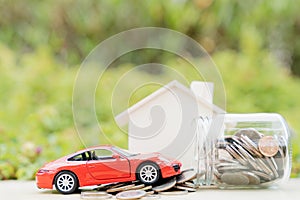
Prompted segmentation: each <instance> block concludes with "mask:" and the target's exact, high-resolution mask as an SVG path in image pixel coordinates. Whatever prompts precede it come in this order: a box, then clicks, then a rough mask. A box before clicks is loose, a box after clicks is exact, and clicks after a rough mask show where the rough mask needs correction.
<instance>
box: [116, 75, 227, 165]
mask: <svg viewBox="0 0 300 200" xmlns="http://www.w3.org/2000/svg"><path fill="white" fill-rule="evenodd" d="M212 97H213V84H212V83H205V82H198V81H195V82H192V84H191V89H190V88H187V87H185V86H184V85H182V84H181V83H179V82H178V81H172V82H170V83H169V84H167V85H165V86H163V87H162V88H160V89H158V90H157V91H155V92H154V93H152V94H151V95H149V96H147V97H146V98H144V99H142V100H141V101H139V102H138V103H136V104H135V105H133V106H132V107H130V108H128V109H127V110H125V111H124V112H122V113H120V114H119V115H118V116H116V118H115V119H116V122H117V123H118V125H119V126H125V125H128V148H129V150H130V151H133V152H143V153H145V152H160V153H162V154H163V155H166V156H169V157H172V158H176V159H178V160H180V161H181V162H182V163H183V168H190V167H192V166H193V165H194V162H195V159H194V152H195V148H196V128H197V119H198V118H199V117H200V116H207V117H212V116H213V115H214V114H216V113H224V111H223V110H222V109H220V108H219V107H217V106H215V105H213V104H212Z"/></svg>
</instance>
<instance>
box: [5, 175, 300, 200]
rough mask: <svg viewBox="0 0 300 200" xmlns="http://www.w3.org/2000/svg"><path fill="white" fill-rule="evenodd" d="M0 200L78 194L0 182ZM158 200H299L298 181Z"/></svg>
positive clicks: (25, 183)
mask: <svg viewBox="0 0 300 200" xmlns="http://www.w3.org/2000/svg"><path fill="white" fill-rule="evenodd" d="M0 199H1V200H5V199H22V200H27V199H28V200H34V199H37V200H52V199H53V200H59V199H69V200H73V199H74V200H75V199H77V200H78V199H80V194H72V195H61V194H58V193H57V192H56V191H52V190H39V189H37V188H36V186H35V182H34V181H0ZM160 199H162V200H163V199H166V200H167V199H197V200H199V199H200V200H212V199H219V200H226V199H228V200H277V199H279V200H280V199H282V200H288V199H300V179H291V180H289V181H288V182H287V183H286V184H283V185H281V186H280V187H278V188H271V189H270V188H269V189H251V190H249V189H248V190H220V189H200V190H199V191H197V192H193V193H189V194H186V195H176V196H175V195H174V196H166V195H161V196H160Z"/></svg>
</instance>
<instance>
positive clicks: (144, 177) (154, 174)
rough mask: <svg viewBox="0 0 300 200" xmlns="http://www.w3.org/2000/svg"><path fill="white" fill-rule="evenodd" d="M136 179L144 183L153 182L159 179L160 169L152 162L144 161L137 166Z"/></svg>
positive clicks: (149, 183)
mask: <svg viewBox="0 0 300 200" xmlns="http://www.w3.org/2000/svg"><path fill="white" fill-rule="evenodd" d="M137 179H138V180H140V181H141V182H142V183H144V184H146V185H151V184H154V183H156V182H157V181H158V180H159V179H160V169H159V167H158V166H157V165H156V164H155V163H153V162H144V163H142V164H141V165H140V166H139V167H138V168H137Z"/></svg>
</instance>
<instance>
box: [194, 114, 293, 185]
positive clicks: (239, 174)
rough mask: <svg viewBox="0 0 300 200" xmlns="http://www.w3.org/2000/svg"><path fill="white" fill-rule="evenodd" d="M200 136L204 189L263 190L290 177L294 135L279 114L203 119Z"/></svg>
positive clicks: (199, 162) (199, 164)
mask: <svg viewBox="0 0 300 200" xmlns="http://www.w3.org/2000/svg"><path fill="white" fill-rule="evenodd" d="M196 135H197V145H196V149H195V158H196V159H195V161H196V165H195V170H196V172H197V179H196V183H197V184H198V185H200V187H201V186H203V187H205V186H214V187H218V188H262V187H270V186H275V185H278V184H279V183H282V182H283V181H286V180H287V179H288V178H289V176H290V171H291V151H290V149H291V148H290V142H289V138H290V133H289V128H288V125H287V123H286V121H285V120H284V119H283V117H282V116H281V115H279V114H273V113H272V114H266V113H255V114H224V115H218V116H217V117H214V118H213V119H209V118H207V117H206V118H202V117H200V118H199V120H198V123H197V134H196Z"/></svg>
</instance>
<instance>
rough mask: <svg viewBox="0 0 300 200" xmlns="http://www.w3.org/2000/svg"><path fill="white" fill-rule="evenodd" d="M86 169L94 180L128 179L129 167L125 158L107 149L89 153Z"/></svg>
mask: <svg viewBox="0 0 300 200" xmlns="http://www.w3.org/2000/svg"><path fill="white" fill-rule="evenodd" d="M90 157H91V158H90V160H89V161H88V162H87V168H88V171H89V173H90V174H91V176H93V177H94V178H95V179H98V180H103V179H116V178H127V177H130V165H129V161H128V160H127V158H125V157H122V156H120V155H118V154H116V153H113V152H112V151H111V150H109V149H95V150H92V151H90Z"/></svg>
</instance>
